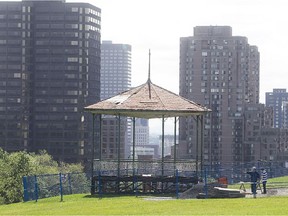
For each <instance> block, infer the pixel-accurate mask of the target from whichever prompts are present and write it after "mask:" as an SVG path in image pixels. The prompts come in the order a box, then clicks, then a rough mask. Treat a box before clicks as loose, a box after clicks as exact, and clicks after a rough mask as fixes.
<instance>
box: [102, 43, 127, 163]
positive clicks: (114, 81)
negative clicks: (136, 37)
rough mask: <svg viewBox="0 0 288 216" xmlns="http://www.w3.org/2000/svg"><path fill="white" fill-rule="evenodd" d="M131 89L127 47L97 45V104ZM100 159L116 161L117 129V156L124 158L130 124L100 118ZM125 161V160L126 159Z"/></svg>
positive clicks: (111, 118) (124, 120)
mask: <svg viewBox="0 0 288 216" xmlns="http://www.w3.org/2000/svg"><path fill="white" fill-rule="evenodd" d="M130 87H131V45H128V44H114V43H112V41H102V45H101V100H105V99H107V98H110V97H113V96H115V95H117V94H119V93H121V92H123V91H126V90H128V89H129V88H130ZM102 121H103V123H102V148H101V149H102V158H109V159H113V158H114V159H116V158H117V157H118V152H117V151H118V147H117V146H118V138H119V133H118V131H119V129H118V127H119V125H120V126H121V129H120V143H121V148H120V151H121V153H120V156H121V157H122V158H123V157H126V156H127V157H128V155H129V144H130V142H131V120H130V119H127V118H125V117H121V119H120V121H121V122H120V124H119V122H118V121H119V118H118V117H117V116H116V117H115V116H103V120H102ZM127 157H126V158H127Z"/></svg>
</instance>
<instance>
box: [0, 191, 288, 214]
mask: <svg viewBox="0 0 288 216" xmlns="http://www.w3.org/2000/svg"><path fill="white" fill-rule="evenodd" d="M150 198H153V197H150ZM59 200H60V198H59V197H53V198H47V199H40V200H38V202H34V201H31V202H26V203H16V204H10V205H1V206H0V215H287V214H288V195H287V197H263V198H257V199H253V198H236V199H189V200H188V199H187V200H180V199H179V200H176V199H172V200H167V199H166V200H153V199H147V197H146V196H145V197H144V196H143V197H142V196H139V197H135V196H120V197H116V196H115V197H103V198H102V199H99V198H97V197H91V196H89V195H83V194H77V195H67V196H64V201H63V202H60V201H59Z"/></svg>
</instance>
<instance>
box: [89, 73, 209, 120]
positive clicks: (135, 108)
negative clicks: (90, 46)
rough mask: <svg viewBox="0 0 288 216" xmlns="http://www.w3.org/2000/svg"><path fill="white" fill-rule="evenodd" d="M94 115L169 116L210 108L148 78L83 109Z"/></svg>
mask: <svg viewBox="0 0 288 216" xmlns="http://www.w3.org/2000/svg"><path fill="white" fill-rule="evenodd" d="M84 109H85V110H86V111H88V112H91V113H94V114H105V115H120V116H129V117H137V118H146V119H150V118H162V117H164V118H166V117H177V116H191V115H203V114H205V113H207V112H209V111H211V110H210V109H208V108H206V107H204V106H201V105H200V104H197V103H195V102H193V101H190V100H187V99H185V98H183V97H181V96H179V95H177V94H175V93H173V92H170V91H168V90H166V89H164V88H161V87H160V86H157V85H155V84H153V83H152V82H151V81H150V78H149V79H148V81H147V82H146V83H144V84H142V85H140V86H138V87H135V88H132V89H130V90H127V91H124V92H122V93H120V94H118V95H116V96H114V97H111V98H108V99H106V100H103V101H100V102H98V103H96V104H93V105H90V106H87V107H85V108H84Z"/></svg>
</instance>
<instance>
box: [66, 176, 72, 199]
mask: <svg viewBox="0 0 288 216" xmlns="http://www.w3.org/2000/svg"><path fill="white" fill-rule="evenodd" d="M67 175H68V183H69V192H70V194H72V185H71V173H68V174H67Z"/></svg>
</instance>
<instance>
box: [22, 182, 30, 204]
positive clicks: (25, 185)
mask: <svg viewBox="0 0 288 216" xmlns="http://www.w3.org/2000/svg"><path fill="white" fill-rule="evenodd" d="M22 181H23V189H24V194H23V200H24V202H27V201H28V200H29V194H28V188H27V176H23V177H22Z"/></svg>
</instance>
